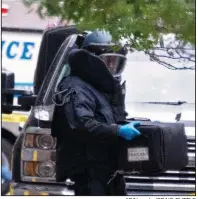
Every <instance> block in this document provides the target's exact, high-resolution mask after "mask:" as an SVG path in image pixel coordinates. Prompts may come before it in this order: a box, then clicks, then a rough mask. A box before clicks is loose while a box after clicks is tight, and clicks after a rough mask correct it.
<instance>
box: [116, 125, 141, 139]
mask: <svg viewBox="0 0 198 199" xmlns="http://www.w3.org/2000/svg"><path fill="white" fill-rule="evenodd" d="M139 125H140V122H131V123H129V124H125V125H123V126H120V128H119V131H118V136H120V137H122V138H124V139H125V140H132V139H134V138H135V137H136V136H139V135H140V134H141V133H140V132H139V131H138V130H137V129H136V128H135V127H136V126H139Z"/></svg>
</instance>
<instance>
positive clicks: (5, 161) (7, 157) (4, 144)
mask: <svg viewBox="0 0 198 199" xmlns="http://www.w3.org/2000/svg"><path fill="white" fill-rule="evenodd" d="M12 147H13V145H12V144H11V143H10V142H9V141H8V140H6V139H5V138H2V139H1V150H2V151H1V161H2V162H1V164H2V165H7V166H9V168H10V166H11V154H12ZM8 192H9V183H7V182H4V181H3V180H2V179H1V195H2V196H3V195H6V194H7V193H8Z"/></svg>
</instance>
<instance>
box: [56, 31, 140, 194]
mask: <svg viewBox="0 0 198 199" xmlns="http://www.w3.org/2000/svg"><path fill="white" fill-rule="evenodd" d="M125 55H126V50H125V49H124V48H123V47H122V46H121V45H117V44H115V43H112V38H111V35H110V34H109V33H107V32H105V31H94V32H92V33H89V34H87V35H86V36H85V38H84V41H83V43H82V46H81V49H74V50H72V51H71V52H70V54H69V56H68V62H69V65H70V68H71V74H70V75H69V76H67V77H65V78H64V79H63V80H62V81H61V82H60V84H59V86H58V91H59V93H60V94H61V95H60V96H59V100H60V101H62V102H63V103H62V104H63V105H61V106H58V105H57V106H56V107H55V112H54V117H53V122H52V135H53V136H55V137H57V159H56V178H57V181H65V180H66V179H67V178H70V179H71V180H72V181H74V182H75V184H74V189H75V194H76V195H103V196H104V195H126V190H125V181H124V178H123V176H122V175H120V174H117V175H116V177H115V178H114V179H113V180H112V181H110V179H111V178H112V176H113V175H114V173H115V172H116V170H117V153H118V150H119V139H126V140H132V139H133V138H134V137H136V136H138V135H140V132H139V131H138V130H137V129H136V128H135V127H136V126H137V125H139V123H138V122H132V123H130V124H127V125H119V124H118V123H119V121H123V120H125V115H126V114H125V106H124V96H125V93H124V92H123V90H124V89H123V85H121V84H120V77H121V73H122V71H123V69H124V66H125V62H126V57H125ZM63 100H64V101H63ZM109 182H110V183H109Z"/></svg>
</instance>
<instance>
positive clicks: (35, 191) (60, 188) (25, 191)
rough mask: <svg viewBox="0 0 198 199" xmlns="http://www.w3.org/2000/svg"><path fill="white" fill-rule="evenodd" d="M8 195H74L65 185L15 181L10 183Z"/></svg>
mask: <svg viewBox="0 0 198 199" xmlns="http://www.w3.org/2000/svg"><path fill="white" fill-rule="evenodd" d="M10 195H15V196H17V195H18V196H39V195H40V196H50V195H51V196H65V195H75V194H74V191H73V190H72V189H69V188H68V187H67V186H66V185H52V184H35V183H34V184H33V183H28V184H27V183H16V182H12V183H11V184H10Z"/></svg>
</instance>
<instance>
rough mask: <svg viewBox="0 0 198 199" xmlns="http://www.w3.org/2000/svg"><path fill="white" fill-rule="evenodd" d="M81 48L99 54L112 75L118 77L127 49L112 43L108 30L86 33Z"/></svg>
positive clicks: (123, 66)
mask: <svg viewBox="0 0 198 199" xmlns="http://www.w3.org/2000/svg"><path fill="white" fill-rule="evenodd" d="M81 48H83V49H86V50H88V51H89V52H91V53H93V54H95V55H97V56H99V57H100V58H101V59H102V60H103V61H104V62H105V65H106V67H107V68H108V70H109V71H110V73H111V74H112V75H113V76H114V77H119V76H120V75H121V73H122V72H123V70H124V68H125V64H126V56H125V55H126V54H127V50H126V49H125V48H124V47H123V46H122V45H121V44H119V43H113V42H112V36H111V35H110V34H109V33H108V32H106V31H99V30H97V31H93V32H91V33H87V34H86V35H85V38H84V41H83V43H82V46H81Z"/></svg>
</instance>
